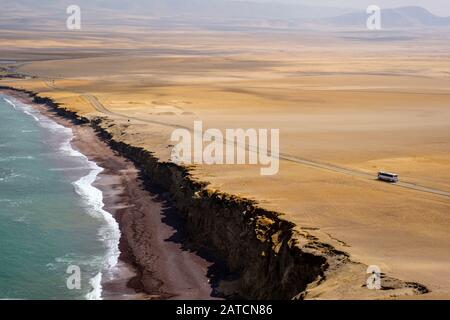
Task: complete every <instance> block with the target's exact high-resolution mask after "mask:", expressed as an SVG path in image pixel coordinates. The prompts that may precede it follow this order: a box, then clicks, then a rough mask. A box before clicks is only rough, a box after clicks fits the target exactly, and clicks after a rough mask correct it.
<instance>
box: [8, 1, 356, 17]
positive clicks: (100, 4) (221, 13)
mask: <svg viewBox="0 0 450 320" xmlns="http://www.w3.org/2000/svg"><path fill="white" fill-rule="evenodd" d="M70 4H77V5H79V6H80V7H81V9H82V10H83V9H85V10H86V11H91V10H96V11H104V12H116V13H123V14H133V15H146V16H151V17H190V18H198V19H212V18H220V19H306V18H308V19H309V18H311V17H315V18H325V17H332V16H336V15H339V14H344V13H349V12H351V11H352V10H349V9H342V8H332V7H319V6H317V7H316V6H305V5H300V4H295V3H277V2H270V0H269V1H267V2H252V1H245V0H241V1H229V0H77V1H73V0H40V1H35V0H2V8H3V9H9V10H12V9H14V10H17V12H18V13H20V11H24V10H34V11H35V12H42V11H47V12H48V11H56V10H58V11H61V8H65V7H67V6H68V5H70Z"/></svg>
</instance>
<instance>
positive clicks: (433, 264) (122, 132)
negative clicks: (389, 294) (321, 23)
mask: <svg viewBox="0 0 450 320" xmlns="http://www.w3.org/2000/svg"><path fill="white" fill-rule="evenodd" d="M449 40H450V33H449V32H435V31H433V32H431V31H430V32H427V31H426V30H425V31H421V32H416V33H411V32H407V31H398V32H397V33H396V34H395V35H392V34H385V33H383V32H379V33H375V34H370V33H367V31H365V32H356V31H339V32H338V31H320V32H318V31H314V30H290V31H286V32H278V31H276V30H263V31H251V30H250V31H249V30H243V31H242V30H241V31H227V32H223V31H220V30H210V31H205V30H196V29H186V30H142V29H141V28H133V27H129V28H120V29H114V28H112V30H109V31H104V30H96V29H95V28H93V29H92V30H90V29H88V30H83V31H82V32H81V31H80V32H78V31H69V30H64V31H60V30H50V29H44V30H39V32H36V31H30V30H2V33H1V36H0V57H1V59H0V60H3V61H2V63H1V64H0V67H1V68H2V69H1V72H0V75H4V76H5V77H4V78H3V79H1V81H0V85H2V86H11V87H15V88H22V89H27V90H31V91H34V92H38V93H39V95H41V96H46V97H49V98H52V99H53V100H55V101H56V102H58V103H60V104H61V105H63V106H65V107H67V108H69V109H70V110H73V111H76V112H78V113H79V114H80V115H82V116H85V117H89V118H93V117H104V118H106V120H105V121H107V122H108V123H109V125H110V129H109V130H110V131H111V132H114V134H115V136H116V137H120V140H122V141H124V142H126V143H129V144H132V145H135V146H140V147H144V148H146V149H148V150H150V151H152V152H154V154H155V155H156V156H157V157H158V158H160V159H161V161H169V158H170V153H171V150H172V146H173V142H172V141H170V136H171V133H172V132H173V130H174V129H175V128H177V127H180V126H181V127H188V128H192V126H193V123H194V121H195V120H201V121H203V125H204V127H205V128H218V129H220V130H225V129H227V128H243V129H248V128H255V129H259V128H267V129H271V128H275V129H279V130H280V154H281V159H280V170H279V172H278V174H276V175H273V176H262V175H260V170H259V169H260V166H257V165H256V166H255V165H195V166H193V167H192V168H191V170H192V172H193V174H194V176H195V177H196V178H198V179H199V180H202V181H206V182H208V183H209V186H208V187H209V188H211V189H217V190H221V191H223V192H227V193H230V194H236V195H239V196H242V197H246V198H250V199H254V200H256V201H257V202H258V203H259V204H260V205H261V206H262V207H264V208H268V209H270V210H274V211H277V212H281V213H283V214H284V218H285V219H287V220H289V221H292V222H294V223H295V224H296V228H298V230H307V231H308V232H309V233H311V234H313V235H314V236H317V237H318V238H319V239H321V241H324V242H326V243H329V244H331V245H333V246H334V247H336V248H337V249H339V250H342V251H345V252H347V253H349V254H350V255H351V257H352V259H353V260H354V261H357V262H362V263H364V264H365V265H378V266H379V267H380V268H381V270H382V272H383V273H386V274H389V275H390V276H393V277H396V278H398V279H402V280H405V281H414V282H418V283H420V284H423V285H425V286H426V287H427V288H428V289H429V290H430V293H428V294H426V295H425V296H424V297H429V298H449V297H450V250H449V249H450V218H449V214H450V55H449V52H450V41H449ZM11 74H17V75H19V76H18V77H17V78H11V77H9V76H6V75H11ZM380 170H385V171H391V172H395V173H398V174H399V176H400V181H401V183H402V184H400V185H391V184H387V183H382V182H379V181H377V180H376V174H377V172H378V171H380ZM358 277H360V278H362V279H364V278H365V277H366V275H365V274H361V275H358ZM347 280H348V281H351V278H350V279H341V281H347ZM317 295H318V297H319V298H320V297H321V298H333V297H338V296H339V290H338V289H336V290H330V292H326V291H325V292H319V293H317Z"/></svg>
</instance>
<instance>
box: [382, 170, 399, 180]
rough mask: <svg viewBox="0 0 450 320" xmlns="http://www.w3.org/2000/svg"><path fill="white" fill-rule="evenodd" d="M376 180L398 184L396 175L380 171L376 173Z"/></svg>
mask: <svg viewBox="0 0 450 320" xmlns="http://www.w3.org/2000/svg"><path fill="white" fill-rule="evenodd" d="M378 180H381V181H386V182H391V183H396V182H398V174H395V173H390V172H384V171H380V172H378Z"/></svg>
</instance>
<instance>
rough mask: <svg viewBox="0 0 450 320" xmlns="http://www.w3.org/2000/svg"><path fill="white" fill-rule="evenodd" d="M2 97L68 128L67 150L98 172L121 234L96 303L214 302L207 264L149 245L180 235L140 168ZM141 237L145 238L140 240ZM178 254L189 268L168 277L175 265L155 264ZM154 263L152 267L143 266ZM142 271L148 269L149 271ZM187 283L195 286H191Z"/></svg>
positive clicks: (90, 134)
mask: <svg viewBox="0 0 450 320" xmlns="http://www.w3.org/2000/svg"><path fill="white" fill-rule="evenodd" d="M3 91H4V90H3ZM4 93H5V94H7V95H9V96H11V97H14V98H15V99H17V100H19V101H20V102H22V103H25V104H27V105H28V106H30V107H32V108H34V109H35V110H37V111H38V112H40V113H41V114H42V115H44V116H45V117H47V118H50V119H51V120H53V121H55V122H56V123H57V124H59V125H62V126H64V127H66V128H70V129H71V130H72V133H73V139H72V140H71V146H72V148H73V149H74V150H76V151H78V152H80V153H81V154H83V155H84V156H85V157H86V158H87V161H89V162H92V163H95V164H96V165H97V166H98V167H99V168H101V169H102V170H101V171H100V172H99V173H98V174H97V175H96V179H95V181H94V182H93V183H92V186H93V187H95V188H97V189H99V190H100V191H101V192H102V194H103V202H104V207H103V210H104V211H106V212H108V213H109V214H111V216H112V217H113V218H114V219H115V220H116V221H117V223H118V224H119V227H120V231H121V232H120V233H121V236H120V241H119V251H120V256H119V259H118V263H117V264H116V265H115V266H113V267H112V268H111V269H110V270H102V272H103V274H102V280H101V289H102V294H101V299H103V300H111V299H112V300H131V299H133V300H153V299H214V297H212V296H211V294H212V293H213V288H212V286H211V283H210V281H209V279H208V278H207V276H206V274H207V270H208V268H209V267H210V266H211V264H212V262H211V261H206V260H205V259H203V258H201V257H198V256H197V255H196V253H195V252H186V253H184V252H185V249H184V248H183V246H182V245H179V244H174V245H172V246H171V247H172V248H171V249H172V251H171V252H170V251H167V252H165V253H164V254H163V255H161V251H162V250H161V249H159V250H158V249H157V248H156V246H157V244H158V243H152V240H155V238H159V239H158V240H157V242H160V241H169V240H166V237H167V239H168V238H170V236H172V234H171V233H174V234H175V233H180V231H179V230H176V229H175V228H173V227H172V226H169V225H166V224H164V222H162V220H163V218H164V217H163V216H162V215H161V213H162V212H163V211H164V206H167V207H170V204H167V203H165V202H167V201H165V200H164V199H161V198H160V197H159V196H158V195H157V194H150V193H149V192H148V191H147V190H146V188H145V186H144V185H143V183H142V181H141V179H140V177H139V170H138V169H137V168H136V167H135V166H134V165H133V163H131V162H130V161H128V160H127V159H125V158H123V157H122V156H120V155H118V154H117V153H116V152H114V151H113V150H111V149H110V148H109V146H108V145H107V144H106V143H105V142H103V141H101V139H99V138H98V137H97V134H96V132H95V131H94V129H93V128H91V127H90V126H87V125H74V124H73V123H72V121H70V120H68V119H65V118H63V117H61V116H59V115H56V114H54V113H53V112H51V110H49V109H48V108H47V107H46V106H45V105H41V104H37V103H35V102H33V99H32V98H30V97H28V96H26V95H25V94H21V93H18V92H12V91H11V92H7V91H6V92H4ZM90 170H93V169H92V168H91V169H90ZM162 204H163V205H162ZM137 207H138V208H137ZM152 214H153V216H152ZM129 216H132V218H130V217H129ZM158 220H159V221H158ZM172 220H174V219H173V217H172ZM139 224H140V226H139ZM158 224H160V226H158ZM135 237H139V238H141V240H140V246H141V248H134V250H133V248H131V246H130V244H129V241H128V240H127V238H135ZM145 238H146V239H148V240H147V241H142V240H144V239H145ZM165 247H167V246H165ZM140 250H141V251H142V253H143V254H142V255H143V256H147V257H148V258H149V260H148V261H145V262H143V261H137V260H138V258H137V257H136V256H135V252H133V251H140ZM178 250H179V251H178ZM178 255H182V256H183V258H182V259H181V260H182V262H183V266H184V267H187V268H188V270H187V271H185V274H184V276H183V275H182V276H175V277H174V276H173V274H172V273H176V272H170V271H169V272H168V271H167V270H171V269H172V270H173V269H174V268H175V269H176V266H175V267H174V266H172V267H171V266H170V265H169V264H167V263H161V261H158V260H162V259H161V258H160V257H162V256H165V257H164V258H167V260H169V261H174V262H177V260H180V259H177V256H178ZM178 262H180V261H178ZM153 263H154V266H150V265H148V266H145V264H153ZM146 267H149V268H148V269H149V270H147V268H146ZM166 269H167V270H166ZM173 271H174V270H173ZM169 275H170V276H169ZM172 278H175V279H176V280H175V281H174V279H172ZM183 278H184V279H183ZM188 278H191V279H188ZM91 280H93V279H91ZM189 282H197V283H195V284H196V285H191V284H192V283H189Z"/></svg>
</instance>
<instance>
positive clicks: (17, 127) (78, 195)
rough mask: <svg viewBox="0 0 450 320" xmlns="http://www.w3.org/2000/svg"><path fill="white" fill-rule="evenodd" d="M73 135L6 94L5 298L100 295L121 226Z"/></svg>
mask: <svg viewBox="0 0 450 320" xmlns="http://www.w3.org/2000/svg"><path fill="white" fill-rule="evenodd" d="M72 137H73V134H72V130H71V129H69V128H65V127H63V126H61V125H59V124H57V123H55V122H54V121H52V120H51V119H49V118H47V117H45V116H43V115H41V114H40V113H39V112H37V111H35V110H34V109H33V108H31V107H30V106H27V105H25V104H23V103H21V102H19V101H17V100H16V99H14V98H12V97H9V96H4V95H0V299H39V300H41V299H101V291H102V288H101V279H102V274H104V273H105V272H107V271H108V270H109V271H111V269H112V268H114V266H115V265H116V263H117V259H118V256H119V250H118V242H119V238H120V232H119V227H118V225H117V223H116V222H115V220H114V218H113V217H112V216H111V215H110V214H109V213H108V212H106V211H104V210H103V209H102V208H103V199H102V192H101V191H100V190H99V189H97V188H95V187H94V186H93V185H92V183H93V182H94V181H95V179H96V177H97V175H98V174H99V173H100V172H101V171H102V168H100V167H98V166H97V165H96V164H95V163H94V162H91V161H89V160H88V159H87V158H86V157H85V156H84V155H82V154H81V153H79V152H78V151H76V150H74V149H73V148H72V146H71V143H70V141H71V140H72ZM78 270H79V271H80V273H79V275H80V277H78V272H77V271H78ZM74 272H75V273H74ZM78 280H79V282H78ZM68 284H69V285H68ZM78 284H79V286H78Z"/></svg>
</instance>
